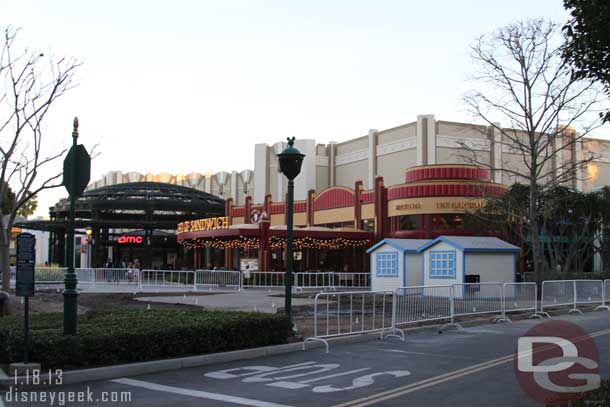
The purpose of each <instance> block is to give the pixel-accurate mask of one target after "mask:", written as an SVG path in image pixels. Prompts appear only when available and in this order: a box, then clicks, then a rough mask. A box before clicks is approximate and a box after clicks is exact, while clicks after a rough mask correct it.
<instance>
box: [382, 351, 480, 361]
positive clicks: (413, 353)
mask: <svg viewBox="0 0 610 407" xmlns="http://www.w3.org/2000/svg"><path fill="white" fill-rule="evenodd" d="M382 350H383V351H384V352H394V353H404V354H406V355H421V356H435V357H438V358H446V359H464V360H472V359H474V358H471V357H468V356H455V355H441V354H439V353H426V352H410V351H407V350H400V349H382Z"/></svg>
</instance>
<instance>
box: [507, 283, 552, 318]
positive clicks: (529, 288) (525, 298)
mask: <svg viewBox="0 0 610 407" xmlns="http://www.w3.org/2000/svg"><path fill="white" fill-rule="evenodd" d="M502 301H503V303H502V319H503V320H506V321H510V318H509V317H508V316H507V315H506V314H507V313H508V312H524V311H532V314H531V315H530V316H529V317H530V318H542V316H541V315H540V314H538V286H537V285H536V283H504V284H503V285H502Z"/></svg>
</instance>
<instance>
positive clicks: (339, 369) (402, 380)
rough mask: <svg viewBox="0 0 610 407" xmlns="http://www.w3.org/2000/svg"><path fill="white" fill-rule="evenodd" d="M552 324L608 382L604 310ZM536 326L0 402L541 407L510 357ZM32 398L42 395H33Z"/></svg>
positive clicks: (483, 329)
mask: <svg viewBox="0 0 610 407" xmlns="http://www.w3.org/2000/svg"><path fill="white" fill-rule="evenodd" d="M554 319H562V320H566V321H570V322H573V323H575V324H577V325H579V326H580V327H582V328H583V329H584V330H585V331H587V332H588V333H589V334H595V335H593V336H595V338H594V340H595V342H596V344H597V346H598V349H599V354H600V373H601V376H602V377H605V378H608V377H610V329H609V328H610V312H607V311H597V312H590V313H586V314H585V315H583V316H580V315H570V316H562V317H557V318H554ZM539 323H540V321H538V320H526V321H519V322H515V323H513V324H497V325H484V326H478V327H471V328H464V329H463V330H460V331H448V332H445V333H443V334H438V333H436V332H432V331H419V332H416V333H411V334H409V335H407V338H406V341H405V342H404V343H403V342H400V341H399V340H397V339H388V340H385V341H379V340H377V341H371V342H365V343H358V344H348V345H335V346H331V351H330V353H329V354H325V353H324V352H323V350H322V349H319V348H318V349H315V350H311V351H307V352H297V353H293V354H288V355H280V356H274V357H266V358H260V359H254V360H247V361H242V362H233V363H227V364H221V365H215V366H206V367H198V368H191V369H184V370H180V371H172V372H166V373H159V374H150V375H143V376H137V377H129V378H127V377H126V378H121V379H117V380H112V381H100V382H92V383H86V384H78V385H72V386H59V387H52V388H47V389H45V390H46V392H47V395H46V397H47V400H46V401H45V402H38V403H36V402H30V401H28V402H27V403H26V402H22V401H8V400H6V394H3V395H2V396H3V397H5V401H4V403H5V405H6V406H7V407H8V406H11V407H12V406H28V407H29V406H49V405H61V404H60V403H59V402H60V401H61V397H62V396H61V394H64V395H65V397H66V399H65V400H67V397H68V395H69V393H68V392H83V394H82V396H83V397H86V396H87V392H89V396H90V397H91V399H93V400H94V401H93V402H91V401H84V402H82V403H79V402H70V403H68V402H66V403H65V405H70V406H146V407H153V406H205V407H208V406H209V407H216V406H218V407H229V406H256V407H289V406H291V407H306V406H307V407H309V406H323V407H326V406H328V407H331V406H332V407H364V406H369V405H370V406H401V407H403V406H410V407H411V406H413V407H418V406H426V407H427V406H435V407H443V406H497V407H514V406H540V404H538V403H537V402H535V401H534V400H532V399H531V398H529V397H528V396H527V395H526V394H525V393H524V392H523V391H522V390H521V388H520V386H519V384H518V383H517V380H516V379H515V375H514V373H513V359H512V355H513V352H514V351H515V349H516V343H517V339H518V338H519V337H520V336H522V335H523V334H524V333H525V332H526V331H527V330H528V329H529V328H532V327H533V326H535V325H536V324H539ZM103 392H108V393H103ZM112 392H116V393H112ZM122 392H124V393H122ZM51 393H54V397H55V399H54V400H53V404H52V403H51V400H50V399H49V397H51V396H52V394H51ZM37 395H38V397H40V396H41V393H40V391H39V393H37ZM121 396H124V397H127V396H128V397H130V401H125V402H118V401H117V402H112V401H102V397H107V398H108V399H110V400H111V399H112V398H113V397H116V398H120V397H121ZM13 397H15V395H13ZM95 400H97V402H96V401H95Z"/></svg>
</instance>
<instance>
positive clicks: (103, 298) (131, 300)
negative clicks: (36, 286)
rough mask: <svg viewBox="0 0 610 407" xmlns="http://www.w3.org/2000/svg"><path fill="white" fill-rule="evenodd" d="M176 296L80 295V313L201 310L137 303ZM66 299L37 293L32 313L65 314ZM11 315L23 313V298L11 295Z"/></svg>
mask: <svg viewBox="0 0 610 407" xmlns="http://www.w3.org/2000/svg"><path fill="white" fill-rule="evenodd" d="M168 295H176V296H182V295H183V294H181V293H141V294H136V295H133V294H130V293H79V295H78V313H79V314H83V313H85V312H87V311H92V310H99V309H108V308H121V309H126V308H128V309H143V308H146V307H147V305H148V304H149V303H153V304H155V308H157V309H159V308H163V309H172V308H176V309H179V308H181V309H185V308H199V309H201V307H196V306H194V305H184V304H168V303H161V302H155V301H150V302H143V301H137V300H136V298H138V297H160V296H168ZM205 295H214V294H213V293H189V294H188V296H189V297H193V296H205ZM63 301H64V297H63V295H62V293H61V292H57V290H47V291H37V292H36V295H35V296H34V297H30V313H32V314H44V313H54V312H63V309H64V308H63V307H64V302H63ZM9 303H10V313H11V314H12V315H19V314H22V313H23V307H24V304H23V298H21V297H15V296H14V295H11V297H10V299H9Z"/></svg>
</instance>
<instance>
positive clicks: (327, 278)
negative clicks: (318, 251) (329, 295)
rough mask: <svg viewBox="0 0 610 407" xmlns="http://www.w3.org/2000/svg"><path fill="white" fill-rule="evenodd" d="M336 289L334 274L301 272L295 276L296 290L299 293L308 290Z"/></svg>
mask: <svg viewBox="0 0 610 407" xmlns="http://www.w3.org/2000/svg"><path fill="white" fill-rule="evenodd" d="M334 287H335V276H334V273H309V272H301V273H295V275H294V288H295V290H297V291H303V290H307V289H316V290H333V289H334Z"/></svg>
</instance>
